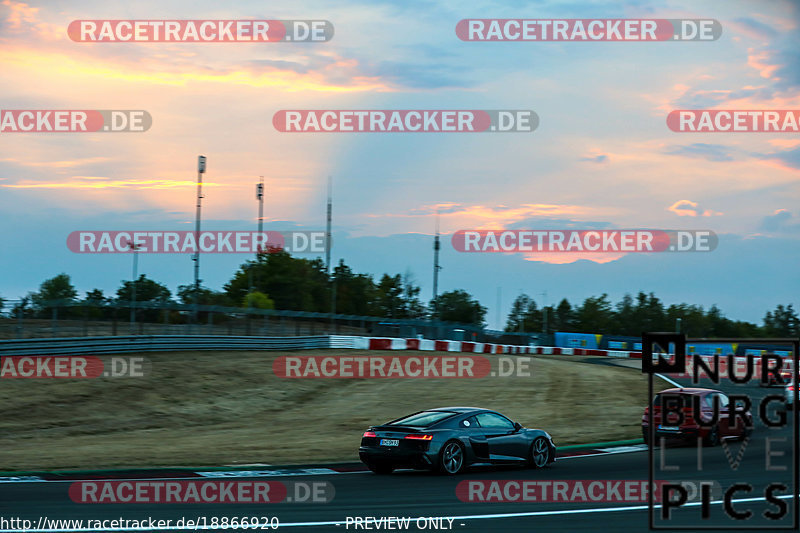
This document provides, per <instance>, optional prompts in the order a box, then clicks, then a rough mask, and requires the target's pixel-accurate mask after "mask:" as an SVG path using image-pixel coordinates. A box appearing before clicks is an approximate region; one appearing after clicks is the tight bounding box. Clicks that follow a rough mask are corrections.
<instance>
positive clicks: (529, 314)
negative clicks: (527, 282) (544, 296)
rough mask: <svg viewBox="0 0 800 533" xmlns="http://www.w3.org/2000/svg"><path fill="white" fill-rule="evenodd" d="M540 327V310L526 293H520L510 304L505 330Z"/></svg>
mask: <svg viewBox="0 0 800 533" xmlns="http://www.w3.org/2000/svg"><path fill="white" fill-rule="evenodd" d="M541 328H542V311H540V310H539V308H538V306H537V305H536V301H535V300H534V299H533V298H531V297H530V296H528V295H527V294H520V295H519V296H517V297H516V298H515V299H514V303H512V304H511V311H510V312H509V313H508V318H507V319H506V327H505V330H506V331H539V330H540V329H541Z"/></svg>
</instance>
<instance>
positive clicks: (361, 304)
mask: <svg viewBox="0 0 800 533" xmlns="http://www.w3.org/2000/svg"><path fill="white" fill-rule="evenodd" d="M333 279H334V282H335V283H336V312H337V313H338V314H342V315H372V314H375V305H374V303H375V292H376V291H375V283H374V282H373V281H372V276H369V275H367V274H356V273H355V272H353V269H351V268H350V267H349V266H347V265H346V264H345V263H344V260H341V259H340V260H339V264H338V265H337V266H336V267H335V268H334V269H333Z"/></svg>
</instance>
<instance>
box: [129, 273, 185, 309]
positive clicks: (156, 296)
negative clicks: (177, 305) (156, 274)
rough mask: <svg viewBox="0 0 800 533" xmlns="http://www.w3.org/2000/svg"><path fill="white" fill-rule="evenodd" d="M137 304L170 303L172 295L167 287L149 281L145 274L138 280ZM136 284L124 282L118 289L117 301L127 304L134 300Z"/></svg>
mask: <svg viewBox="0 0 800 533" xmlns="http://www.w3.org/2000/svg"><path fill="white" fill-rule="evenodd" d="M135 285H136V302H137V303H140V302H154V303H169V302H170V298H172V293H171V292H170V290H169V289H168V288H167V286H166V285H164V284H162V283H159V282H157V281H153V280H152V279H149V278H148V277H147V276H145V275H144V274H141V275H140V276H139V279H137V280H136V283H135ZM133 287H134V282H132V281H123V282H122V286H121V287H120V288H118V289H117V301H119V302H121V303H125V304H127V303H128V302H130V301H132V300H133Z"/></svg>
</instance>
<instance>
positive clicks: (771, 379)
mask: <svg viewBox="0 0 800 533" xmlns="http://www.w3.org/2000/svg"><path fill="white" fill-rule="evenodd" d="M781 379H782V380H783V381H782V382H781V383H779V382H778V380H777V379H776V378H775V376H774V375H773V374H772V373H771V372H770V373H769V374H767V383H766V384H764V383H761V380H759V381H758V386H759V387H775V386H777V385H780V386H782V387H785V386H786V384H787V383H790V382H791V381H792V371H791V370H781Z"/></svg>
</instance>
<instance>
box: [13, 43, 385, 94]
mask: <svg viewBox="0 0 800 533" xmlns="http://www.w3.org/2000/svg"><path fill="white" fill-rule="evenodd" d="M0 65H5V66H6V68H8V66H14V67H17V68H20V69H25V70H30V71H32V72H35V73H36V77H41V73H42V72H47V73H49V74H50V75H63V76H68V77H69V78H71V79H73V80H74V79H76V78H81V77H83V78H95V79H96V80H98V81H102V82H106V81H108V80H116V81H123V82H126V83H143V84H153V85H172V86H186V85H188V84H190V83H196V82H206V83H221V84H225V85H243V86H249V87H258V88H277V89H281V90H283V91H286V92H297V91H327V92H340V93H345V92H363V91H388V90H391V89H390V87H389V86H388V85H386V84H384V83H382V82H381V81H379V80H378V79H377V78H370V77H365V76H352V77H351V78H350V81H349V82H348V83H331V82H329V81H327V79H326V78H327V76H328V75H329V74H330V75H332V74H334V73H336V72H338V71H337V67H336V66H335V65H336V64H334V66H333V67H326V68H325V69H323V70H322V71H316V70H313V71H309V72H307V73H302V74H301V73H298V72H294V71H292V70H288V69H286V70H281V69H277V68H270V69H268V70H264V69H261V70H259V71H257V72H256V71H255V70H253V69H249V68H247V67H243V66H237V67H231V68H229V69H210V68H209V69H203V68H196V67H190V66H188V65H186V66H183V67H181V68H175V66H174V65H171V64H170V65H153V69H143V68H142V67H141V66H140V65H139V64H128V65H125V66H124V68H123V67H122V66H121V65H120V63H119V61H118V60H117V61H103V60H100V59H97V58H91V59H87V58H86V57H84V58H81V59H76V58H74V57H72V56H68V55H64V54H61V53H55V52H52V53H47V52H42V51H39V50H29V49H24V48H19V47H17V48H16V49H9V48H6V49H3V50H2V51H0ZM86 83H91V82H89V81H88V80H86Z"/></svg>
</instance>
